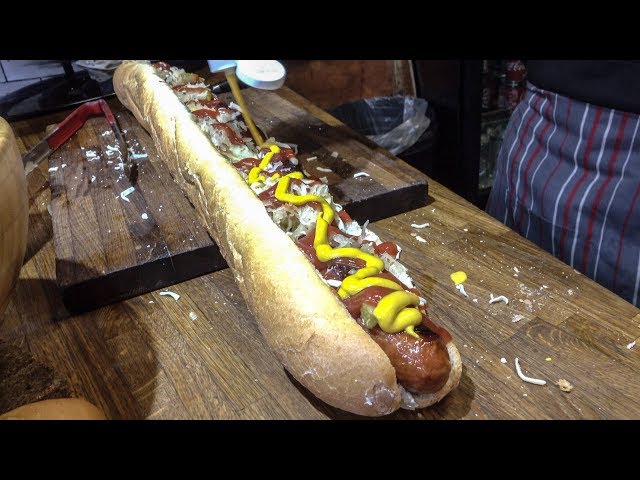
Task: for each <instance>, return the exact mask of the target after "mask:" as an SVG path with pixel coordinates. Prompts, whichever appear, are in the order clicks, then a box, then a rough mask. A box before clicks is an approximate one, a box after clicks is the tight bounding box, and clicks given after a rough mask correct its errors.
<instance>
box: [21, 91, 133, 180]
mask: <svg viewBox="0 0 640 480" xmlns="http://www.w3.org/2000/svg"><path fill="white" fill-rule="evenodd" d="M102 114H104V116H105V117H106V119H107V122H109V125H110V126H111V129H112V130H113V133H114V135H115V136H116V140H117V141H118V148H119V150H120V156H121V158H122V161H123V162H124V163H125V171H126V173H127V176H128V177H129V178H131V177H132V176H135V165H132V160H131V156H130V155H129V154H128V150H127V144H126V143H125V141H124V137H123V136H122V132H121V131H120V127H118V123H117V122H116V118H115V117H114V116H113V113H112V112H111V109H110V108H109V105H108V104H107V102H105V101H104V100H95V101H93V102H87V103H84V104H82V105H81V106H80V107H78V108H77V109H75V110H74V111H73V112H72V113H71V114H70V115H69V116H68V117H67V118H65V119H64V120H63V121H62V122H60V123H59V124H58V125H57V126H56V128H55V129H54V130H53V131H52V132H51V133H49V134H48V135H47V136H46V137H44V138H43V139H42V140H41V141H40V142H38V144H37V145H36V146H35V147H33V148H32V149H31V150H29V152H28V153H27V154H26V155H25V156H24V157H22V163H23V165H24V172H25V174H26V175H29V174H30V173H31V172H32V171H33V170H34V169H35V168H36V167H37V166H38V165H39V164H40V163H41V162H42V161H43V160H44V159H45V158H47V157H48V156H49V155H51V153H53V151H54V150H56V149H57V148H58V147H60V146H61V145H63V144H64V143H65V142H66V141H67V140H69V139H70V138H71V137H72V136H73V134H74V133H76V132H77V131H78V130H80V128H82V126H83V125H84V122H86V121H87V119H88V118H89V117H93V116H95V115H102ZM132 173H133V174H134V175H132Z"/></svg>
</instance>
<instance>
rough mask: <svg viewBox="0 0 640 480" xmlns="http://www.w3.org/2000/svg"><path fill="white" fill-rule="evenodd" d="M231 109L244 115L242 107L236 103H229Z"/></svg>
mask: <svg viewBox="0 0 640 480" xmlns="http://www.w3.org/2000/svg"><path fill="white" fill-rule="evenodd" d="M229 108H233V109H234V110H237V111H238V112H240V113H242V109H241V108H240V105H238V104H237V103H235V102H231V103H229Z"/></svg>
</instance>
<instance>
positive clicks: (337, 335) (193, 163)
mask: <svg viewBox="0 0 640 480" xmlns="http://www.w3.org/2000/svg"><path fill="white" fill-rule="evenodd" d="M113 84H114V89H115V91H116V94H117V96H118V98H119V99H120V101H121V102H122V103H123V104H124V105H125V106H126V107H127V108H129V110H131V112H133V114H134V115H135V117H136V118H137V119H138V121H139V122H140V123H141V124H142V125H143V126H144V128H145V129H146V130H147V131H148V132H149V133H150V135H151V137H152V138H153V141H154V143H155V145H156V147H157V149H158V152H159V154H160V156H161V157H162V158H163V159H164V161H165V162H166V163H167V166H168V168H169V169H170V171H171V173H172V175H173V177H174V179H175V180H176V181H177V182H178V184H179V185H180V186H181V188H182V189H183V191H184V192H185V193H186V195H187V196H188V198H189V200H190V201H191V203H192V204H193V205H194V206H195V208H196V210H197V211H198V214H199V216H200V218H201V220H202V222H203V224H204V225H205V226H206V227H207V229H208V231H209V232H210V233H211V235H212V237H213V239H214V240H215V241H216V243H217V244H218V246H219V247H220V251H221V253H222V255H223V257H224V258H225V260H226V261H227V263H228V264H229V266H230V267H231V269H232V271H233V273H234V276H235V280H236V282H237V284H238V287H239V289H240V291H241V292H242V295H243V297H244V299H245V301H246V303H247V305H248V308H249V310H250V311H251V312H252V313H253V315H254V316H255V318H256V320H257V322H258V326H259V329H260V331H261V333H262V334H263V335H264V337H265V339H266V341H267V343H268V344H269V346H270V348H271V349H272V350H273V352H274V353H275V354H276V356H277V357H278V359H279V360H280V361H281V362H282V364H283V365H284V367H285V368H286V369H287V370H288V371H289V372H290V373H291V374H292V375H293V376H294V377H295V378H296V379H297V380H298V381H299V382H300V383H301V384H302V385H304V386H305V387H306V388H308V389H309V390H310V391H311V392H312V393H313V394H314V395H316V396H317V397H318V398H320V399H321V400H323V401H324V402H326V403H328V404H330V405H333V406H334V407H337V408H340V409H343V410H347V411H350V412H353V413H357V414H360V415H367V416H379V415H386V414H389V413H391V412H393V411H395V410H397V409H398V408H399V407H401V406H402V405H404V406H406V407H408V408H419V407H423V406H427V405H430V404H432V403H435V402H436V401H438V400H440V398H442V397H443V396H444V395H446V394H447V393H448V392H449V391H450V390H451V389H452V388H454V387H455V385H457V383H458V381H459V379H460V372H461V362H460V357H459V354H458V352H457V350H456V348H455V346H453V344H449V345H448V348H449V352H450V357H451V364H452V369H451V374H450V377H449V380H448V382H447V384H446V386H445V387H444V388H443V389H442V390H441V391H440V392H437V393H436V394H433V395H428V396H419V397H413V396H411V395H409V394H408V393H407V392H404V390H403V389H402V388H401V387H400V386H399V385H398V383H397V381H396V375H395V370H394V368H393V367H392V365H391V362H390V361H389V359H388V358H387V356H386V355H385V353H384V352H383V351H382V349H381V348H380V347H379V346H378V345H377V344H376V343H375V342H374V341H373V340H372V339H371V338H370V336H369V334H368V333H367V332H365V331H364V330H363V329H362V328H361V327H360V326H359V325H358V324H357V323H356V322H355V321H354V320H353V318H352V317H351V316H350V315H349V313H348V312H347V310H346V309H345V307H344V306H343V304H342V302H341V301H340V299H339V298H338V297H337V296H336V295H335V294H334V293H333V291H332V290H331V289H330V288H328V287H327V286H326V285H325V283H324V282H323V280H322V279H321V278H320V276H319V274H318V272H317V271H316V269H315V268H314V267H313V265H312V264H311V263H310V262H309V261H308V260H307V258H306V257H305V255H304V254H303V253H302V252H301V251H300V250H299V249H298V247H297V246H296V245H295V244H294V242H292V241H291V239H290V238H289V237H288V236H287V235H286V234H285V233H284V232H283V231H281V230H280V228H279V227H278V226H277V225H276V224H274V223H273V221H272V220H271V218H270V217H269V215H268V213H267V212H266V210H265V208H264V206H263V204H262V202H261V201H260V200H259V199H258V198H257V196H256V195H255V194H254V193H253V191H252V190H251V189H250V188H249V187H248V186H247V184H246V183H245V181H244V180H243V178H242V177H241V176H240V175H238V173H237V171H236V169H235V168H234V167H233V165H231V164H230V163H229V162H228V161H227V160H225V158H224V157H223V156H222V154H220V153H219V152H218V151H217V150H216V149H215V148H214V146H213V145H212V143H211V142H210V140H209V139H208V138H207V136H206V135H205V134H204V133H203V132H202V131H201V130H200V128H199V126H198V125H197V124H196V123H195V122H194V121H193V120H192V117H191V114H190V112H189V111H188V109H187V108H185V107H184V106H183V105H182V103H181V102H180V101H179V99H178V98H177V97H176V95H175V94H174V93H173V91H172V90H171V89H170V88H169V86H167V85H166V83H164V82H163V81H162V80H161V79H160V78H159V77H158V76H156V75H155V74H154V70H153V68H152V67H151V66H149V65H146V64H141V63H134V62H126V63H123V64H122V65H120V66H119V67H118V69H117V70H116V72H115V75H114V78H113ZM274 292H276V294H274ZM423 397H424V398H423Z"/></svg>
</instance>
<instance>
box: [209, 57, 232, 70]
mask: <svg viewBox="0 0 640 480" xmlns="http://www.w3.org/2000/svg"><path fill="white" fill-rule="evenodd" d="M207 63H209V70H211V71H212V72H213V73H215V72H221V71H222V70H227V69H228V68H234V67H235V66H236V61H235V60H207Z"/></svg>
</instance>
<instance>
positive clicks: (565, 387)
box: [556, 378, 573, 393]
mask: <svg viewBox="0 0 640 480" xmlns="http://www.w3.org/2000/svg"><path fill="white" fill-rule="evenodd" d="M556 385H558V387H560V390H562V391H563V392H566V393H569V392H570V391H571V390H573V385H571V384H570V383H569V382H568V381H567V380H565V379H564V378H561V379H560V380H558V381H557V382H556Z"/></svg>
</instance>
